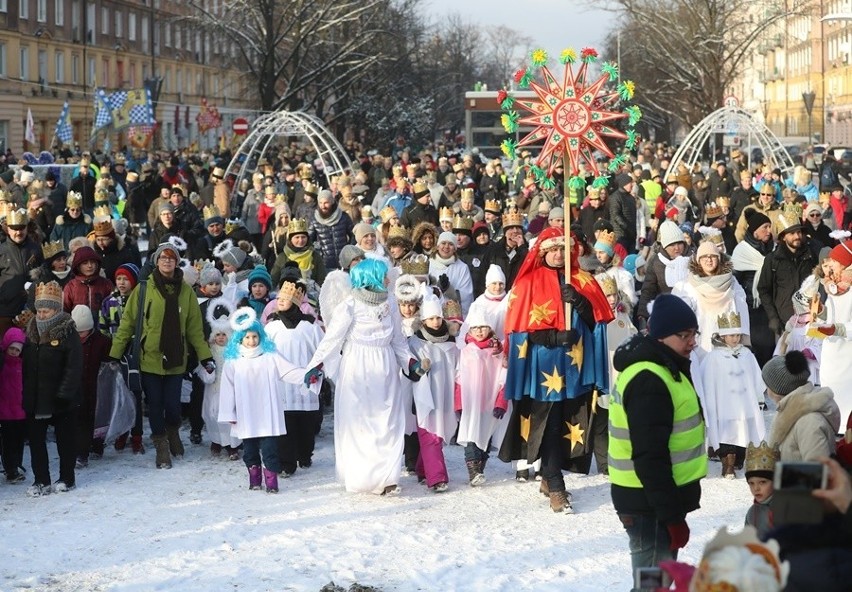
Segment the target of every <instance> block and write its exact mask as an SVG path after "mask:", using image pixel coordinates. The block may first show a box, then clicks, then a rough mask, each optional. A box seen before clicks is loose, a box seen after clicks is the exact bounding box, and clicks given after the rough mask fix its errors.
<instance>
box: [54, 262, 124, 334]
mask: <svg viewBox="0 0 852 592" xmlns="http://www.w3.org/2000/svg"><path fill="white" fill-rule="evenodd" d="M113 287H114V286H113V285H112V282H111V281H109V280H108V279H106V278H105V277H101V276H100V275H96V276H93V277H85V276H74V277H73V278H71V281H69V282H68V283H67V284H65V288H64V289H63V290H62V293H63V303H62V307H63V308H64V309H65V312H67V313H68V314H71V311H72V310H73V309H74V307H75V306H77V305H78V304H85V305H86V306H88V307H89V309H91V311H92V318H93V319H94V320H95V330H97V329H98V318H99V317H100V313H101V304H102V303H103V301H104V300H105V299H106V298H108V297H109V295H110V294H111V293H112V290H113Z"/></svg>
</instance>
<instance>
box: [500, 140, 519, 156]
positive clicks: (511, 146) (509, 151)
mask: <svg viewBox="0 0 852 592" xmlns="http://www.w3.org/2000/svg"><path fill="white" fill-rule="evenodd" d="M516 147H517V146H516V143H515V141H514V140H512V139H511V138H506V139H505V140H503V142H502V143H501V144H500V150H502V151H503V154H504V155H505V156H506V158H511V159H514V158H515V149H516Z"/></svg>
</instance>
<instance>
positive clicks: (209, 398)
mask: <svg viewBox="0 0 852 592" xmlns="http://www.w3.org/2000/svg"><path fill="white" fill-rule="evenodd" d="M224 350H225V348H224V347H222V346H221V345H216V344H215V343H214V344H212V345H211V346H210V351H211V353H212V354H213V361H214V362H216V372H214V373H213V374H208V373H207V370H205V369H204V367H202V366H198V368H196V369H195V373H196V374H197V375H198V378H200V379H201V382H203V383H204V401H203V403H202V404H201V419H203V420H204V427H206V428H207V436H208V437H209V438H210V441H211V442H215V443H216V444H220V445H222V446H230V447H231V448H236V447H237V446H239V445H240V444H241V443H242V442H241V440H240V439H239V438H234V437H233V436H231V424H229V423H223V422H220V421H219V389H220V385H221V382H222V372H223V371H224V370H225V360H224V358H223V357H222V353H223V352H224Z"/></svg>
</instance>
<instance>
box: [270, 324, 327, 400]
mask: <svg viewBox="0 0 852 592" xmlns="http://www.w3.org/2000/svg"><path fill="white" fill-rule="evenodd" d="M264 331H266V335H267V336H268V337H269V338H270V339H272V341H273V342H274V343H275V349H276V350H277V351H278V354H279V355H280V356H281V357H283V358H284V359H285V360H287V361H288V362H290V363H291V364H294V365H296V366H299V367H301V368H312V366H309V365H308V363H309V362H310V360H311V356H313V355H314V352H315V351H316V350H317V347H319V344H320V342H321V341H322V338H323V336H324V334H323V332H322V329H321V328H320V327H319V325H318V324H317V323H311V322H308V321H304V320H303V321H299V324H298V325H296V326H295V327H293V328H292V329H289V328H287V326H286V325H285V324H284V323H283V322H282V321H280V320H273V321H270V322H269V323H267V324H266V326H265V327H264ZM278 391H279V393H280V395H281V398H282V400H283V405H284V411H316V410H317V409H319V394H318V392H317V391H316V389H309V388H307V387H306V386H305V385H304V383H302V382H300V383H298V384H296V383H289V382H281V383H279V384H278Z"/></svg>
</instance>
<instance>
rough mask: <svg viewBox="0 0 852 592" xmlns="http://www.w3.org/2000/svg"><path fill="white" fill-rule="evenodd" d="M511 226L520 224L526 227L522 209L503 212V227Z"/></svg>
mask: <svg viewBox="0 0 852 592" xmlns="http://www.w3.org/2000/svg"><path fill="white" fill-rule="evenodd" d="M511 226H520V227H521V228H523V227H524V215H523V214H522V213H521V211H520V210H517V209H514V210H509V211H508V212H506V213H505V214H503V228H509V227H511ZM471 228H473V227H471Z"/></svg>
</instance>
